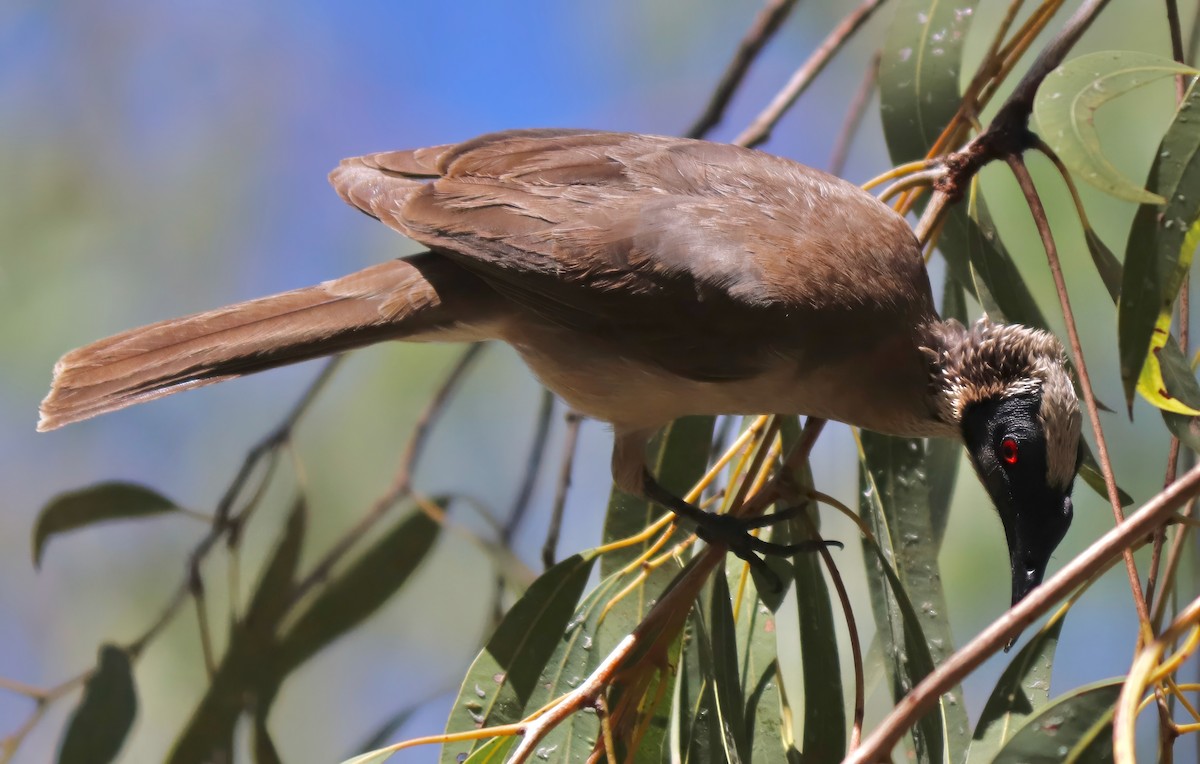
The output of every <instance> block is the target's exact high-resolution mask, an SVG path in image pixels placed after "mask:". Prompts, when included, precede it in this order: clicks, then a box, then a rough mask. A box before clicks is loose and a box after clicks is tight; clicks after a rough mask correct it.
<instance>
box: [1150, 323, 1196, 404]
mask: <svg viewBox="0 0 1200 764" xmlns="http://www.w3.org/2000/svg"><path fill="white" fill-rule="evenodd" d="M1168 346H1170V347H1171V348H1172V349H1174V350H1176V351H1178V349H1179V345H1178V344H1176V342H1175V338H1174V337H1172V336H1171V313H1170V311H1169V310H1168V311H1166V312H1165V313H1163V314H1162V315H1160V316H1159V317H1158V322H1157V323H1156V324H1155V327H1154V333H1153V334H1152V335H1151V336H1150V352H1149V353H1148V354H1147V355H1146V362H1145V363H1144V364H1142V371H1141V373H1140V374H1138V381H1137V391H1138V393H1140V394H1141V396H1142V397H1143V398H1145V399H1146V400H1147V401H1149V402H1150V403H1151V404H1153V405H1154V406H1155V408H1158V409H1161V410H1163V411H1166V412H1170V413H1172V414H1183V415H1184V416H1196V415H1198V414H1200V410H1197V409H1196V407H1195V406H1194V405H1189V401H1187V400H1185V399H1184V398H1182V397H1181V396H1180V393H1181V392H1183V394H1191V393H1194V388H1195V387H1196V380H1195V378H1194V377H1192V374H1191V371H1190V370H1188V371H1187V372H1185V373H1183V374H1180V373H1179V369H1172V370H1170V371H1169V372H1168V370H1167V369H1165V368H1164V362H1165V361H1168V359H1170V358H1171V356H1166V357H1164V354H1163V351H1164V350H1166V348H1167V347H1168ZM1175 359H1176V360H1177V362H1182V361H1183V354H1182V353H1177V354H1176V356H1175ZM1184 363H1186V362H1184ZM1168 373H1171V374H1172V375H1173V377H1174V378H1175V380H1176V381H1177V383H1179V382H1182V385H1179V384H1177V387H1180V388H1182V390H1179V389H1177V390H1175V391H1172V390H1171V389H1170V388H1169V386H1168V384H1167V380H1166V375H1167V374H1168ZM1184 380H1187V381H1184ZM1191 403H1196V404H1197V405H1200V401H1195V400H1194V399H1193V401H1191Z"/></svg>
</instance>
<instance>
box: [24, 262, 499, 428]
mask: <svg viewBox="0 0 1200 764" xmlns="http://www.w3.org/2000/svg"><path fill="white" fill-rule="evenodd" d="M494 299H495V297H494V293H492V292H491V291H490V290H489V289H487V287H485V286H483V285H482V283H481V282H479V281H478V279H476V278H475V277H474V276H472V275H471V274H469V273H468V272H466V271H465V270H463V269H461V268H459V267H458V266H456V265H454V264H453V263H452V262H450V261H449V260H447V259H445V258H443V257H441V256H439V255H436V254H433V253H428V252H427V253H424V254H420V255H416V256H414V257H410V258H406V259H403V260H393V261H391V262H387V263H382V264H380V265H376V266H373V267H371V268H367V269H365V270H362V271H359V272H357V273H353V274H350V275H349V276H345V277H343V278H340V279H335V280H333V281H327V282H325V283H323V284H318V285H317V286H313V287H308V288H306V289H297V290H295V291H292V292H285V293H283V294H278V295H275V296H272V297H264V298H262V299H258V300H251V301H249V302H243V303H239V304H237V305H231V306H228V307H225V308H218V309H217V310H212V311H208V312H207V313H198V314H196V315H193V316H187V317H184V318H177V319H172V320H169V321H162V322H160V323H157V324H151V325H150V326H144V327H141V328H140V329H132V330H130V331H127V332H123V333H121V334H118V335H115V336H113V337H109V338H108V339H104V340H100V341H99V342H94V343H92V344H91V345H87V346H86V347H82V348H79V349H77V350H72V351H71V352H70V353H67V354H66V355H65V356H63V357H62V359H61V360H59V362H58V363H57V364H56V365H55V367H54V380H53V382H52V383H51V387H50V393H49V394H48V395H47V396H46V399H45V400H44V401H42V405H41V420H40V421H39V422H38V429H39V430H53V429H55V428H57V427H62V426H63V425H66V424H70V423H71V422H77V421H79V420H82V419H88V418H90V417H94V416H97V415H99V414H103V413H106V412H109V411H115V410H117V409H121V408H124V407H126V406H131V405H133V404H135V403H141V402H143V401H149V400H153V399H155V398H161V397H162V396H164V395H170V394H171V393H175V392H179V391H180V390H187V389H191V388H193V387H200V386H202V385H210V384H213V383H215V382H222V381H224V380H227V379H232V378H234V377H240V376H242V375H244V374H252V373H254V372H257V371H263V370H264V369H270V368H273V367H276V366H283V365H285V364H290V363H295V362H297V361H304V360H308V359H310V358H316V357H319V356H324V355H330V354H333V353H339V352H342V351H344V350H349V349H351V348H356V347H361V346H363V345H369V344H371V343H375V342H380V341H382V340H388V339H435V338H436V339H456V340H461V339H484V338H486V337H487V336H488V332H487V329H486V327H487V323H488V314H489V310H490V308H491V306H492V305H493V304H494Z"/></svg>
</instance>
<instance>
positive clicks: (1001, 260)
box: [938, 194, 1049, 329]
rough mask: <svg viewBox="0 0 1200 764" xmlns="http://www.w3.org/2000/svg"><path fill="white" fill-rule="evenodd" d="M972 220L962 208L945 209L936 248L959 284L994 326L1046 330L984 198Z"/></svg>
mask: <svg viewBox="0 0 1200 764" xmlns="http://www.w3.org/2000/svg"><path fill="white" fill-rule="evenodd" d="M972 207H973V209H974V217H971V216H969V215H968V214H967V210H965V209H964V208H963V206H962V205H957V206H955V207H952V208H950V210H949V211H948V212H947V213H946V222H945V223H944V224H943V226H942V235H941V237H940V238H939V239H938V250H939V251H941V253H942V255H944V256H945V258H946V265H947V267H948V269H949V271H950V273H952V274H953V275H954V278H955V279H957V280H958V282H959V283H960V284H962V285H963V286H964V287H966V288H967V289H968V290H969V291H972V292H973V293H975V294H976V295H977V296H978V297H979V301H980V303H981V304H982V305H983V306H984V310H985V311H986V312H987V314H988V318H990V319H991V320H992V321H996V322H1006V321H1007V322H1010V323H1015V324H1024V325H1025V326H1032V327H1034V328H1037V329H1048V328H1049V325H1048V324H1047V323H1046V317H1045V316H1044V315H1043V314H1042V310H1041V308H1039V307H1038V305H1037V301H1036V300H1034V299H1033V293H1032V292H1030V291H1029V287H1028V286H1026V284H1025V279H1023V278H1022V277H1021V272H1020V270H1018V269H1017V264H1016V262H1014V261H1013V258H1012V255H1011V254H1010V253H1009V251H1008V249H1007V248H1006V247H1005V246H1004V243H1003V242H1002V241H1001V240H1000V237H999V236H997V235H996V229H995V226H994V225H993V224H992V217H991V214H990V213H989V212H988V208H987V204H986V203H985V202H984V199H983V195H982V194H978V195H977V196H976V198H975V199H974V202H973V204H972Z"/></svg>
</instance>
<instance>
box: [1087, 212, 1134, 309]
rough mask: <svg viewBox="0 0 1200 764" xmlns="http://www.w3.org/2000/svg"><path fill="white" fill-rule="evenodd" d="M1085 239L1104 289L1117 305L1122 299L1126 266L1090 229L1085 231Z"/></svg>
mask: <svg viewBox="0 0 1200 764" xmlns="http://www.w3.org/2000/svg"><path fill="white" fill-rule="evenodd" d="M1083 238H1084V240H1085V241H1087V248H1088V253H1089V254H1091V256H1092V264H1093V265H1095V266H1096V273H1097V274H1099V275H1100V280H1101V281H1102V282H1103V283H1104V288H1105V289H1106V290H1108V296H1109V297H1111V298H1112V301H1113V303H1114V304H1115V303H1116V302H1117V301H1118V300H1120V299H1121V279H1122V278H1123V277H1124V272H1125V266H1123V265H1121V261H1120V260H1118V259H1117V256H1116V255H1114V254H1113V253H1112V250H1111V249H1109V248H1108V245H1107V244H1105V243H1104V240H1103V239H1101V238H1100V236H1099V235H1098V234H1097V233H1096V232H1095V231H1093V230H1092V229H1091V228H1090V227H1089V228H1084V229H1083Z"/></svg>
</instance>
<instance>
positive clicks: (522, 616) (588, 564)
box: [441, 555, 596, 764]
mask: <svg viewBox="0 0 1200 764" xmlns="http://www.w3.org/2000/svg"><path fill="white" fill-rule="evenodd" d="M595 561H596V558H595V557H594V556H589V557H586V558H585V557H583V556H582V555H574V556H573V557H568V558H567V559H565V560H563V561H562V562H560V563H558V564H557V565H555V566H554V567H553V568H550V570H548V571H546V572H545V573H543V574H542V575H541V576H540V577H539V578H538V579H537V580H536V581H534V582H533V585H531V586H530V587H529V589H527V590H526V591H525V594H524V595H523V596H522V597H521V599H519V600H517V602H516V603H515V604H514V605H513V606H512V607H511V608H510V609H509V611H508V612H507V613H506V614H505V615H504V619H503V620H502V621H501V622H500V625H499V626H498V627H497V628H496V632H495V633H494V634H493V635H492V637H491V639H489V640H488V643H487V646H486V647H485V648H484V649H483V651H482V652H480V653H479V655H478V656H477V657H476V658H475V661H474V662H473V663H472V664H471V668H470V670H469V671H468V672H467V675H466V677H464V678H463V683H462V688H461V689H460V690H459V692H458V698H457V700H455V703H454V706H453V707H452V709H451V711H450V717H449V719H447V720H446V732H447V733H448V734H449V733H454V732H463V731H466V730H470V729H477V728H479V727H482V726H495V725H498V724H509V723H512V722H516V721H519V720H520V719H521V718H523V717H524V716H525V714H526V713H527V712H529V711H532V710H533V709H530V708H528V706H527V704H528V701H529V696H530V694H531V693H532V692H533V688H534V686H535V685H536V684H537V682H538V679H539V678H540V677H541V676H542V671H543V670H544V669H545V668H546V663H547V661H548V660H549V659H550V657H551V656H552V655H553V654H554V650H555V648H556V647H557V646H558V644H559V642H561V641H562V638H563V634H564V633H566V632H567V631H568V624H570V623H571V616H572V615H574V613H575V606H576V605H577V604H578V602H579V597H580V596H581V595H582V594H583V589H584V587H585V586H586V585H587V581H588V577H589V576H591V573H592V567H593V565H594V563H595ZM475 742H476V741H472V740H463V741H457V742H452V743H446V744H445V745H444V746H443V747H442V753H441V761H443V762H447V763H448V764H452V763H453V762H457V761H460V758H459V757H460V756H462V755H464V754H465V753H466V752H468V751H470V750H471V748H472V746H473V745H474V744H475Z"/></svg>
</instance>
